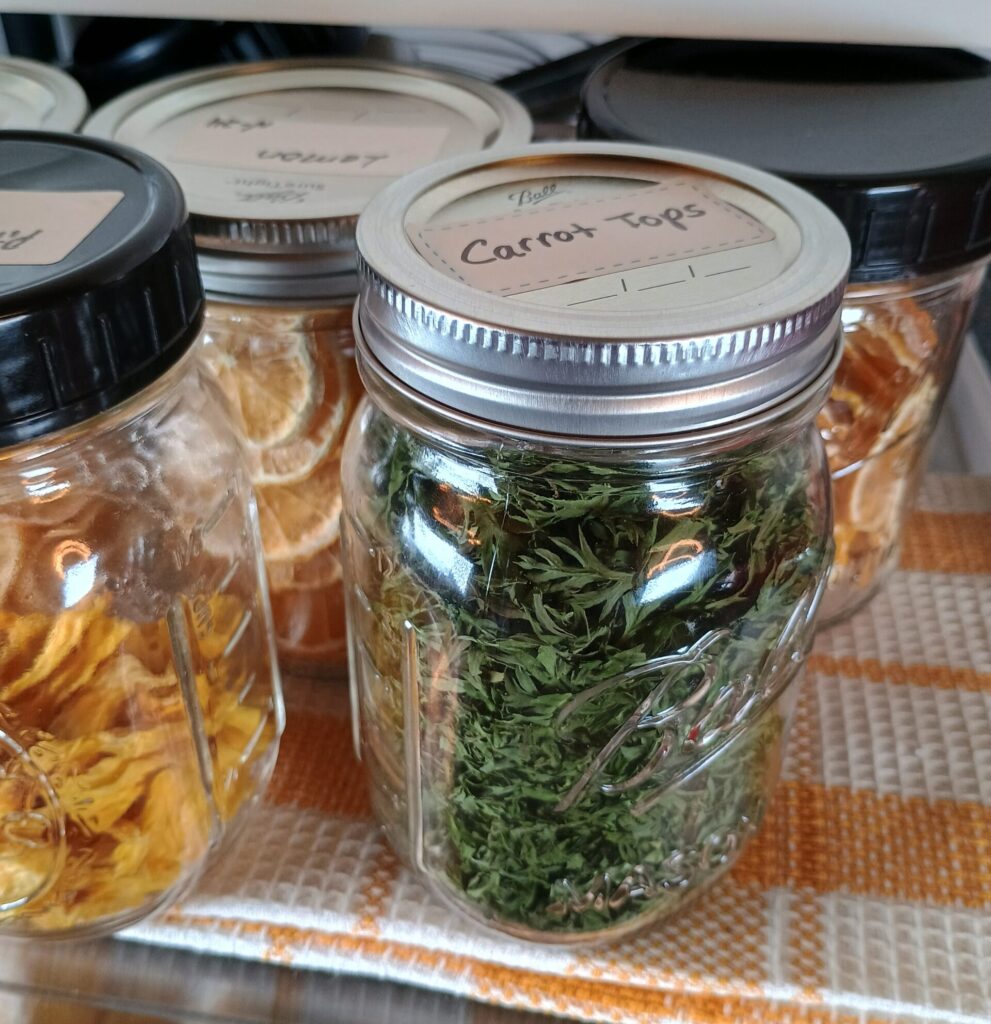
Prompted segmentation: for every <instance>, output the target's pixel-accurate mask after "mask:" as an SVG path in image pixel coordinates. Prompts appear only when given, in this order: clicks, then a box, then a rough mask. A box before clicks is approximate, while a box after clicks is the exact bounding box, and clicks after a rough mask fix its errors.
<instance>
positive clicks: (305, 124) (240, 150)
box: [172, 108, 447, 177]
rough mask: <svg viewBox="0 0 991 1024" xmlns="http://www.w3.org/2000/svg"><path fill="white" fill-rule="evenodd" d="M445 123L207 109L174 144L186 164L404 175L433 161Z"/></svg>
mask: <svg viewBox="0 0 991 1024" xmlns="http://www.w3.org/2000/svg"><path fill="white" fill-rule="evenodd" d="M446 138H447V128H446V127H445V126H444V125H422V126H419V127H410V126H409V125H400V124H391V125H381V124H361V123H355V122H353V121H352V122H348V121H344V120H341V121H333V120H329V121H314V120H288V119H285V120H283V119H280V117H279V116H278V115H277V114H273V112H272V111H270V110H269V111H266V110H265V109H264V108H258V109H257V110H254V111H250V110H245V109H243V108H242V109H239V110H238V111H237V112H236V113H233V112H232V113H224V112H223V110H222V109H221V110H214V111H213V112H210V113H208V114H204V115H203V117H202V119H201V120H200V122H199V123H198V124H196V125H194V126H193V127H192V128H191V129H190V130H189V131H188V133H187V134H185V135H184V136H183V137H182V138H181V139H180V140H179V141H178V143H177V145H176V146H175V149H174V150H173V153H172V156H173V158H174V159H176V160H182V161H184V162H186V163H194V164H206V165H209V166H214V167H237V168H240V169H242V170H246V171H247V170H251V171H273V170H274V171H292V172H293V173H294V174H314V175H318V176H320V177H325V176H328V175H330V176H333V175H346V176H354V175H359V176H361V175H387V176H389V177H399V176H400V175H403V174H406V173H407V172H408V171H411V170H413V169H415V168H417V167H422V166H423V165H424V164H428V163H430V162H431V161H432V160H434V159H435V158H436V156H437V154H438V153H439V152H440V148H441V146H443V145H444V140H445V139H446Z"/></svg>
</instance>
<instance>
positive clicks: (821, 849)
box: [127, 476, 991, 1024]
mask: <svg viewBox="0 0 991 1024" xmlns="http://www.w3.org/2000/svg"><path fill="white" fill-rule="evenodd" d="M287 700H288V705H289V716H288V727H287V730H286V735H285V739H284V742H283V752H282V756H281V759H280V762H279V767H278V769H277V772H276V777H275V780H274V782H273V784H272V786H271V788H270V790H269V793H268V795H267V797H266V800H265V802H264V804H263V805H262V806H261V807H259V808H258V809H256V810H255V811H254V813H253V815H252V817H251V818H250V820H249V821H248V822H247V823H246V826H245V832H244V834H243V835H242V836H241V839H240V841H239V843H238V844H237V845H236V847H235V848H234V849H232V851H231V853H230V855H229V857H227V858H226V859H225V860H224V861H223V863H222V865H220V866H219V867H218V868H217V869H216V870H215V871H214V872H213V873H212V874H210V875H208V876H207V877H206V878H205V879H204V880H203V882H202V883H201V885H200V886H199V888H198V889H197V891H196V892H195V893H193V894H192V895H191V896H190V897H189V898H187V899H186V900H185V901H184V902H183V903H182V904H181V905H180V906H179V907H177V908H175V909H173V910H171V911H170V912H168V913H167V914H166V915H165V916H164V917H161V918H159V919H157V920H155V921H153V922H151V923H146V924H144V925H142V926H140V927H138V928H135V929H132V930H131V931H130V932H129V933H127V937H129V938H131V939H137V940H141V941H146V942H152V943H160V944H165V945H170V946H177V947H182V948H185V949H193V950H199V951H202V952H204V953H218V954H224V955H229V956H237V957H245V958H252V959H258V960H266V961H277V962H283V963H286V964H293V965H295V966H298V967H308V968H313V969H317V970H328V971H339V972H348V973H353V974H361V975H368V976H372V977H380V978H387V979H390V980H393V981H402V982H406V983H409V984H414V985H420V986H426V987H429V988H433V989H439V990H443V991H447V992H451V993H455V994H458V995H463V996H466V997H470V998H472V999H476V1000H481V1001H485V1002H490V1003H495V1004H500V1005H503V1006H509V1007H517V1008H521V1009H527V1010H536V1011H543V1012H547V1013H552V1014H556V1015H560V1016H566V1017H571V1018H575V1019H581V1020H594V1021H609V1022H630V1024H641V1022H648V1021H649V1022H650V1024H660V1022H666V1021H679V1022H692V1024H695V1022H706V1024H709V1022H717V1021H718V1022H727V1024H729V1022H732V1024H745V1022H753V1024H774V1022H779V1021H789V1022H790V1021H802V1022H810V1024H814V1022H820V1021H823V1022H825V1021H830V1022H840V1024H845V1022H848V1021H849V1022H854V1021H856V1022H893V1021H946V1022H952V1024H987V1022H988V1021H989V1020H991V478H973V477H953V476H930V477H928V478H927V479H926V480H925V482H924V486H923V490H922V494H921V497H920V501H919V505H918V508H917V510H916V512H915V513H914V515H913V516H912V518H911V521H910V523H909V525H908V528H907V531H906V534H905V538H904V543H903V550H902V558H901V564H900V567H899V569H898V571H897V572H895V573H894V575H893V577H892V578H891V580H890V581H889V583H888V584H887V586H886V587H885V589H884V590H883V591H882V592H881V594H879V596H878V597H877V598H876V599H875V600H874V601H873V602H872V603H871V605H870V606H869V607H868V608H867V609H865V610H864V611H862V612H860V613H859V614H858V615H857V616H856V617H854V618H853V619H852V620H851V621H849V622H847V623H845V624H843V625H840V626H837V627H834V628H833V629H831V630H829V631H827V632H825V633H823V634H822V635H820V636H819V637H818V639H817V641H816V645H815V650H814V652H813V655H812V657H811V659H810V662H809V670H808V672H807V674H806V678H805V681H804V683H803V684H802V690H801V696H800V698H799V704H798V710H797V715H796V720H795V724H794V728H793V730H792V735H791V739H790V741H789V747H788V753H787V757H786V762H785V769H784V773H783V776H782V780H781V782H780V784H779V787H778V789H777V791H776V794H775V797H774V800H773V802H772V804H771V808H770V810H769V812H768V815H767V819H766V821H765V823H764V826H763V827H762V829H761V831H760V832H759V833H758V834H757V836H755V837H754V838H753V839H752V840H751V842H750V845H749V846H748V847H747V849H746V851H745V852H744V854H743V856H742V857H741V859H740V862H739V863H738V864H737V865H736V867H735V868H734V869H733V870H732V872H731V873H730V874H729V875H728V876H727V877H726V878H725V879H724V880H723V881H722V882H720V883H719V884H718V885H717V886H716V887H715V888H714V889H713V890H712V891H711V892H709V893H707V894H705V895H703V896H702V897H701V899H700V900H699V901H698V902H697V903H695V904H693V905H692V906H691V908H690V909H689V910H687V911H686V912H685V913H683V914H681V915H680V916H679V917H677V918H676V919H674V920H673V921H671V922H669V923H667V924H664V925H661V926H659V927H657V928H655V929H653V930H652V931H649V932H647V933H646V934H643V935H641V936H639V937H636V938H633V939H630V940H627V941H624V942H621V943H618V944H615V945H612V946H608V947H605V948H601V949H596V950H591V951H588V950H582V951H578V950H573V949H568V948H554V947H549V948H539V947H535V946H532V945H524V944H521V943H516V942H513V941H510V940H508V939H507V940H500V939H497V938H491V937H487V936H480V935H479V934H478V933H477V932H475V931H473V930H472V929H471V927H470V926H466V925H464V924H463V923H462V922H461V920H460V919H459V918H457V917H455V916H453V915H452V914H451V913H450V911H448V910H447V909H446V908H445V907H443V906H441V905H440V904H438V903H436V902H435V901H434V900H433V899H432V898H431V897H430V896H429V895H428V893H427V892H426V891H425V890H424V888H423V887H422V886H421V885H420V884H419V883H418V882H417V881H416V879H415V878H414V877H413V876H412V875H411V874H410V873H409V872H408V871H406V870H405V869H404V868H403V867H402V866H401V865H400V864H399V863H398V861H397V860H396V858H395V857H394V855H393V854H392V853H391V852H390V850H389V848H388V846H387V844H386V842H385V840H384V839H383V837H382V835H381V833H380V832H379V830H378V829H377V828H376V826H375V824H374V822H373V821H372V818H371V813H370V808H369V803H368V797H367V793H366V788H365V779H364V777H363V774H362V770H361V766H360V764H359V763H358V762H357V760H356V759H355V756H354V752H353V746H352V741H351V733H350V720H349V715H348V711H347V702H346V696H345V695H344V694H343V693H342V692H341V691H340V688H339V687H335V686H334V685H328V684H326V683H323V684H317V683H312V684H310V683H306V684H302V683H299V684H294V685H293V686H291V687H290V688H289V689H288V693H287Z"/></svg>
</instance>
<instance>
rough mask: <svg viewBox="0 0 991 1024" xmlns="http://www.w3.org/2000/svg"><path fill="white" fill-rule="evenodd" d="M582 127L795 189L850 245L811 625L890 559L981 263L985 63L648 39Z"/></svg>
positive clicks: (986, 203) (895, 51)
mask: <svg viewBox="0 0 991 1024" xmlns="http://www.w3.org/2000/svg"><path fill="white" fill-rule="evenodd" d="M582 104H583V111H582V117H581V123H580V128H579V132H580V134H582V135H584V136H586V137H591V138H609V139H623V140H629V141H637V142H651V143H655V144H660V145H667V146H683V147H685V148H692V149H696V148H697V149H704V150H705V151H706V152H711V153H717V154H719V155H720V156H725V157H730V158H732V159H734V160H741V161H744V162H746V163H751V164H754V165H755V166H758V167H762V168H764V169H765V170H768V171H773V172H775V173H776V174H779V175H781V176H782V177H784V178H788V179H790V180H791V181H793V182H794V183H795V184H797V185H801V186H802V187H803V188H806V189H807V190H808V191H810V192H812V193H813V194H814V195H815V196H816V197H818V198H819V199H821V200H822V201H823V202H825V203H826V205H827V206H829V207H830V209H832V211H833V212H834V213H835V214H836V215H837V216H838V217H839V218H840V220H841V221H842V222H843V224H844V225H845V226H846V229H847V232H848V234H849V235H850V241H851V243H852V245H853V265H852V267H851V271H850V286H849V289H848V291H847V294H846V299H845V301H844V307H843V331H844V350H843V359H842V361H841V363H840V367H839V370H838V372H837V374H836V382H835V385H834V387H833V392H832V394H831V396H830V399H829V401H828V402H827V403H826V406H825V408H824V409H823V411H822V413H821V414H820V416H819V429H820V431H821V433H822V436H823V439H824V441H825V442H826V450H827V453H828V455H829V466H830V470H831V474H832V481H833V514H834V521H835V527H834V540H835V542H836V559H835V561H834V563H833V568H832V571H831V573H830V577H829V587H828V589H827V591H826V595H825V598H824V599H823V608H822V621H823V622H824V623H827V624H828V623H830V622H835V621H838V620H840V619H843V618H845V617H846V616H848V615H850V614H851V613H852V612H854V611H855V610H856V609H857V608H859V607H861V606H862V605H864V604H865V603H866V602H867V601H868V600H869V599H870V598H871V597H872V596H873V595H874V594H875V593H876V592H877V591H878V590H879V589H880V587H881V585H882V584H883V583H884V581H885V579H886V578H887V577H888V576H889V574H890V573H891V572H892V571H893V570H894V568H895V567H896V565H897V563H898V548H899V539H900V536H901V532H902V526H903V524H904V522H905V519H906V516H907V513H908V511H909V509H910V508H911V506H912V502H913V500H914V496H915V491H916V483H917V479H918V476H919V471H920V469H921V468H922V467H923V466H924V464H925V459H926V453H927V450H928V445H929V439H930V437H931V436H932V431H933V427H934V425H935V422H936V418H937V416H938V414H939V410H940V406H941V404H942V401H943V398H944V396H945V394H946V392H947V389H948V387H949V383H950V380H951V379H952V376H953V371H954V368H955V367H956V363H957V357H958V355H959V351H960V346H961V341H962V339H963V337H964V334H965V331H966V328H967V324H968V321H969V318H970V311H971V308H972V306H973V303H974V298H975V296H976V294H977V292H978V290H979V288H980V284H981V279H982V275H983V273H984V268H985V265H986V263H987V259H988V256H989V255H991V133H989V132H988V110H989V109H991V61H988V60H985V59H983V58H981V57H978V56H976V55H975V54H972V53H966V52H964V51H962V50H950V49H931V48H921V47H895V46H862V45H857V46H849V45H832V44H830V45H823V44H811V43H763V42H739V41H726V40H702V39H654V40H651V41H649V42H644V43H637V44H634V45H632V46H630V47H628V48H627V49H625V50H623V51H622V52H620V53H618V54H616V55H614V56H613V57H611V58H610V59H609V60H607V61H604V62H603V63H602V64H600V65H599V66H598V67H597V68H596V69H595V70H594V71H593V72H592V74H591V75H590V76H589V77H588V78H587V79H586V81H585V85H584V87H583V90H582Z"/></svg>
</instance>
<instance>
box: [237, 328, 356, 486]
mask: <svg viewBox="0 0 991 1024" xmlns="http://www.w3.org/2000/svg"><path fill="white" fill-rule="evenodd" d="M314 372H315V373H316V374H317V378H316V384H315V390H316V391H317V392H319V393H320V395H321V398H320V401H319V404H318V405H317V407H316V409H315V410H314V411H313V415H312V416H311V418H310V421H309V423H308V424H307V425H306V427H305V429H304V431H303V432H302V433H301V434H299V435H298V436H297V437H294V438H293V439H291V440H289V441H286V442H284V443H281V444H277V445H268V446H262V445H259V444H256V443H249V444H248V445H247V455H248V471H249V472H250V474H251V479H252V481H253V482H254V483H255V484H256V485H262V484H291V483H297V482H298V481H300V480H303V479H305V478H306V477H307V476H309V475H310V474H311V473H312V472H313V470H314V469H315V468H316V467H317V465H318V464H319V463H320V462H321V461H322V460H323V459H325V458H326V457H327V456H328V455H329V454H331V453H332V451H333V449H334V447H335V445H337V444H338V442H340V441H341V440H343V433H344V427H345V426H346V425H347V422H348V419H349V418H350V413H351V409H352V407H353V405H354V402H355V398H356V395H357V391H358V384H357V373H356V370H355V368H354V360H353V358H352V357H351V356H347V355H344V354H342V353H341V352H340V351H338V349H337V346H335V345H334V344H333V343H332V341H329V340H327V339H324V338H320V337H318V338H317V354H316V360H315V370H314Z"/></svg>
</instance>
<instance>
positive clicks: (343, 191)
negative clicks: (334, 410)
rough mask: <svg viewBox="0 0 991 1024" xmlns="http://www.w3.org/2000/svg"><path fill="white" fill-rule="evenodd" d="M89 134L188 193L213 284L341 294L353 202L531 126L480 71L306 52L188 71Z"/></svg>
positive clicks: (287, 295) (140, 95)
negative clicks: (149, 161) (163, 172)
mask: <svg viewBox="0 0 991 1024" xmlns="http://www.w3.org/2000/svg"><path fill="white" fill-rule="evenodd" d="M84 130H85V131H86V132H87V133H88V134H92V135H99V136H102V137H104V138H111V139H115V140H116V141H118V142H123V143H126V144H128V145H131V146H134V147H136V148H138V149H142V150H144V151H145V152H147V153H150V154H151V155H152V156H154V157H156V158H157V159H159V160H160V161H161V162H163V163H164V164H165V165H166V166H167V167H168V168H169V169H170V170H171V171H172V172H173V174H175V176H176V177H177V178H178V179H179V182H180V184H181V185H182V187H183V190H184V192H185V193H186V197H187V201H188V203H189V209H190V213H191V215H192V220H193V227H194V230H195V232H196V239H197V245H198V248H199V251H200V255H201V270H202V271H203V276H204V283H205V284H206V287H207V291H208V292H209V293H211V294H212V295H217V296H224V297H232V298H234V297H237V298H251V299H297V300H307V299H322V298H327V297H335V296H343V295H353V294H354V292H355V290H356V286H357V281H356V267H355V254H354V230H355V224H356V222H357V218H358V214H359V213H360V212H361V211H362V209H363V208H364V207H365V204H366V203H367V202H368V201H369V199H371V198H372V196H373V195H375V194H376V193H377V192H378V191H379V190H380V189H381V188H383V187H384V186H385V185H387V184H389V183H390V182H392V181H393V180H395V179H396V178H397V177H400V176H401V175H402V174H405V173H407V172H408V171H410V170H413V169H415V168H419V167H422V166H424V165H426V164H429V163H431V162H432V161H434V160H436V159H439V158H445V157H450V156H455V155H459V154H465V153H477V152H479V151H481V150H483V149H488V148H491V147H494V146H507V145H509V146H513V145H519V144H521V143H523V142H527V141H529V139H530V134H531V131H532V125H531V122H530V118H529V115H528V114H527V112H526V110H525V109H524V108H523V106H522V105H521V104H520V103H518V102H517V101H516V100H515V99H513V98H512V97H511V96H509V95H508V94H507V93H505V92H503V91H502V90H500V89H497V88H495V87H494V86H491V85H488V84H487V83H485V82H479V81H476V80H475V79H471V78H467V77H465V76H463V75H456V74H452V73H449V72H446V71H434V70H428V69H424V68H411V67H404V66H402V65H397V64H390V63H387V62H384V61H369V60H359V59H353V60H348V59H305V60H285V61H269V62H264V63H254V64H240V65H232V66H226V67H220V68H209V69H207V70H205V71H194V72H191V73H188V74H183V75H177V76H175V77H172V78H167V79H163V80H161V81H158V82H155V83H153V84H151V85H147V86H143V87H142V88H139V89H135V90H133V91H131V92H129V93H126V94H125V95H123V96H121V97H119V98H117V99H115V100H113V101H111V102H110V103H108V104H107V105H106V106H104V107H102V108H101V109H100V110H98V111H97V112H96V113H95V114H94V115H93V116H92V117H91V118H90V120H89V121H88V122H87V123H86V125H85V128H84Z"/></svg>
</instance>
